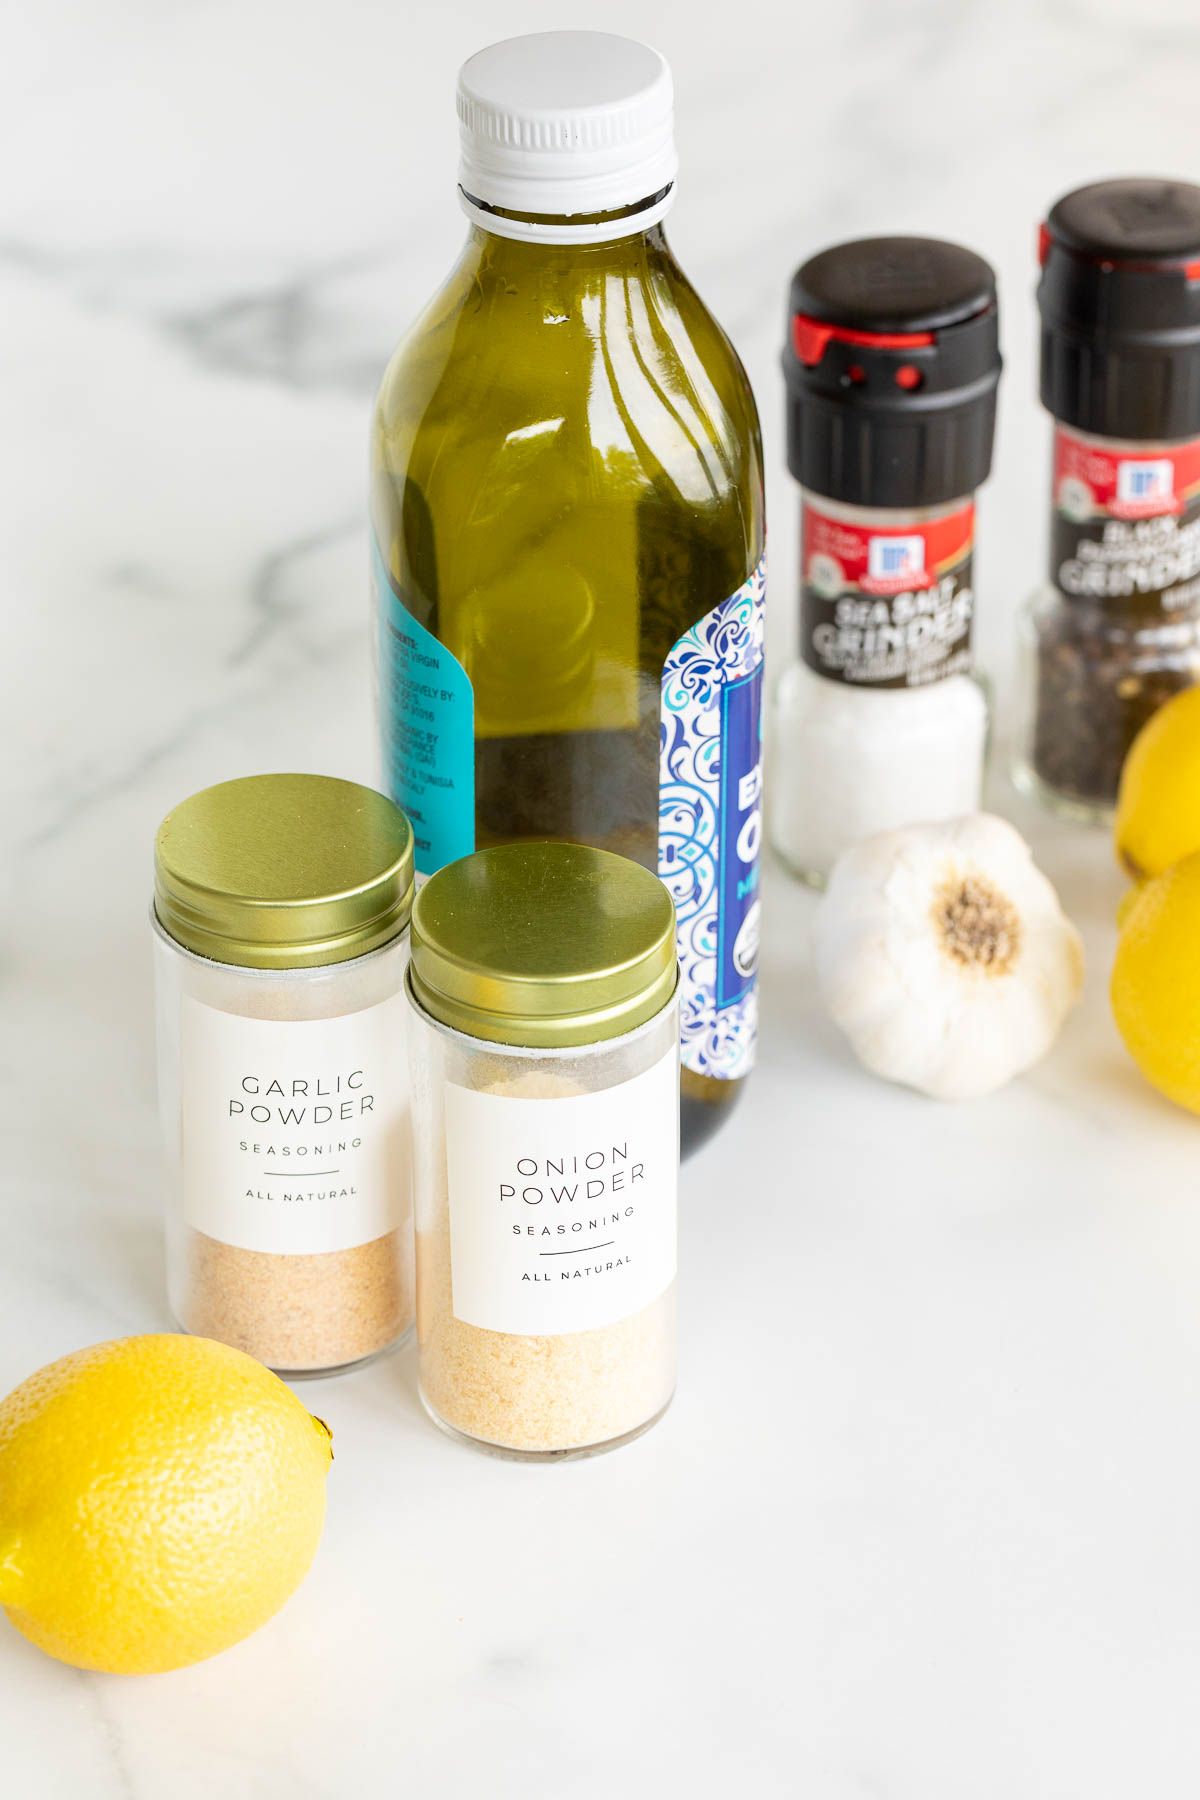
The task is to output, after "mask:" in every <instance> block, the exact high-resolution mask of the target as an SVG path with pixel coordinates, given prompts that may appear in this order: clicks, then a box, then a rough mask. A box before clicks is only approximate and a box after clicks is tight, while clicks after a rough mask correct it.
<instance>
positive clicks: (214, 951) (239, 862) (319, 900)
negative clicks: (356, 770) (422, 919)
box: [154, 775, 413, 969]
mask: <svg viewBox="0 0 1200 1800" xmlns="http://www.w3.org/2000/svg"><path fill="white" fill-rule="evenodd" d="M412 895H413V834H412V827H411V826H410V825H409V822H408V820H407V819H406V818H405V816H404V814H403V813H402V812H401V811H400V809H399V807H398V806H394V805H393V804H392V802H391V801H390V800H388V799H387V798H385V796H384V795H383V794H377V793H376V792H375V790H374V788H367V787H360V786H359V785H358V783H357V782H356V781H339V780H337V779H335V778H334V777H333V776H331V775H248V776H246V777H244V778H243V779H242V780H240V781H222V782H220V783H218V785H217V786H216V787H210V788H204V789H203V790H202V792H200V793H199V794H193V795H192V797H191V799H190V800H185V801H184V802H183V804H182V805H181V806H177V807H176V808H175V810H174V812H170V813H168V814H167V816H166V818H165V819H164V820H163V822H162V824H161V825H160V826H159V828H158V836H157V837H156V838H155V840H154V910H155V912H156V914H157V915H158V920H159V923H160V924H161V926H162V928H163V930H164V931H166V932H167V933H168V935H169V936H171V937H173V938H174V939H175V940H176V942H178V943H180V944H182V945H184V947H185V948H186V949H188V950H194V951H195V952H196V954H197V955H198V956H207V957H209V958H210V959H211V960H212V961H214V962H224V963H236V964H237V965H239V966H240V967H243V968H248V969H311V968H317V967H320V966H321V965H322V964H324V963H338V962H346V961H348V960H349V959H350V958H351V957H353V956H365V955H366V953H367V952H368V951H369V950H376V949H378V947H379V946H380V945H381V944H386V943H387V942H388V940H389V938H393V937H395V936H396V934H397V933H398V932H400V931H403V929H404V927H405V925H406V924H407V923H408V919H409V914H410V913H411V911H412Z"/></svg>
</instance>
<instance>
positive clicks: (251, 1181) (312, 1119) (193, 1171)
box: [180, 994, 411, 1256]
mask: <svg viewBox="0 0 1200 1800" xmlns="http://www.w3.org/2000/svg"><path fill="white" fill-rule="evenodd" d="M406 1017H407V1014H406V1007H405V1002H404V997H403V995H402V994H393V995H392V996H391V997H390V998H389V999H387V1000H381V1001H380V1002H379V1003H378V1004H377V1005H375V1006H368V1007H364V1008H363V1010H362V1011H361V1012H353V1013H347V1014H346V1015H345V1016H344V1017H342V1018H334V1019H286V1020H284V1019H246V1018H242V1017H241V1016H240V1015H238V1014H236V1013H227V1012H220V1011H218V1009H217V1008H216V1007H212V1006H207V1005H205V1003H204V1002H203V1001H201V1000H197V999H195V998H194V997H193V996H192V995H190V994H189V995H185V996H184V999H183V1007H182V1017H181V1020H180V1031H181V1039H180V1085H181V1089H182V1132H183V1144H182V1160H183V1215H184V1218H185V1220H186V1222H187V1223H188V1224H189V1225H191V1226H193V1227H194V1228H195V1229H196V1230H197V1231H203V1232H204V1233H205V1234H206V1235H207V1236H208V1237H212V1238H217V1239H219V1240H220V1241H221V1242H222V1243H224V1244H233V1245H235V1246H236V1247H237V1248H238V1249H241V1250H266V1251H270V1252H273V1253H274V1254H276V1255H279V1256H307V1255H312V1254H318V1253H320V1252H323V1251H327V1250H349V1249H352V1248H354V1247H355V1246H356V1245H359V1244H366V1243H370V1242H372V1240H373V1239H375V1238H379V1237H382V1236H383V1235H384V1234H385V1233H386V1232H389V1231H393V1230H395V1229H396V1228H397V1227H398V1226H400V1225H401V1224H403V1223H404V1222H405V1220H407V1219H408V1217H409V1216H410V1206H411V1201H410V1190H409V1182H410V1176H409V1129H410V1120H409V1110H410V1109H409V1099H408V1093H409V1089H408V1070H407V1063H406V1053H405V1036H404V1033H405V1024H406Z"/></svg>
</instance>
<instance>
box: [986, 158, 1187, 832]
mask: <svg viewBox="0 0 1200 1800" xmlns="http://www.w3.org/2000/svg"><path fill="white" fill-rule="evenodd" d="M1039 258H1040V262H1041V269H1042V274H1041V281H1040V284H1039V287H1038V308H1039V311H1040V313H1041V399H1042V403H1043V405H1044V406H1045V407H1046V408H1047V410H1048V411H1049V412H1050V413H1051V415H1052V417H1053V419H1054V453H1053V490H1052V497H1051V511H1050V568H1049V580H1048V584H1047V586H1046V588H1045V589H1044V590H1043V591H1041V592H1040V593H1039V594H1038V595H1036V596H1035V598H1034V600H1033V602H1032V604H1031V605H1030V607H1029V608H1028V609H1027V611H1026V615H1025V618H1024V621H1023V628H1022V635H1023V639H1024V643H1025V646H1026V655H1027V658H1028V662H1029V665H1030V666H1029V668H1028V670H1027V674H1026V693H1027V695H1028V696H1029V697H1030V700H1031V717H1030V718H1029V720H1028V722H1027V725H1026V728H1025V730H1024V733H1023V743H1022V747H1021V760H1020V761H1019V762H1018V764H1017V768H1016V771H1015V772H1016V778H1017V781H1018V785H1020V786H1022V787H1023V788H1025V789H1026V790H1027V791H1030V792H1033V793H1035V794H1037V795H1038V796H1039V797H1040V798H1041V799H1042V800H1044V801H1045V802H1046V804H1048V805H1049V806H1051V807H1053V808H1054V809H1056V810H1058V811H1060V812H1064V813H1067V814H1069V815H1071V816H1074V817H1082V818H1087V819H1098V818H1105V817H1107V815H1108V813H1109V812H1110V810H1111V808H1112V806H1113V805H1114V803H1115V801H1116V797H1117V787H1118V783H1119V781H1120V775H1121V768H1122V765H1123V763H1124V760H1125V756H1126V754H1127V752H1128V750H1129V747H1130V745H1131V743H1132V742H1133V739H1134V738H1135V737H1136V735H1137V733H1138V731H1139V730H1140V729H1141V727H1142V726H1143V725H1144V724H1145V722H1146V720H1147V719H1148V718H1150V716H1151V715H1152V713H1154V712H1155V710H1156V709H1157V708H1158V707H1159V706H1161V705H1162V704H1163V702H1164V701H1165V700H1167V699H1169V698H1170V697H1171V695H1172V694H1175V693H1177V692H1179V690H1180V689H1181V688H1185V687H1190V686H1191V685H1192V683H1193V682H1195V681H1196V680H1198V679H1200V187H1197V186H1193V185H1192V184H1191V183H1188V182H1180V181H1162V180H1155V179H1149V178H1131V179H1125V180H1119V181H1102V182H1097V183H1096V184H1095V185H1093V186H1091V187H1085V188H1079V189H1077V190H1076V191H1075V192H1074V193H1071V194H1067V195H1066V196H1065V197H1064V198H1063V199H1061V200H1059V201H1058V202H1057V203H1056V204H1055V205H1054V206H1053V207H1052V208H1051V210H1050V214H1049V217H1048V218H1047V220H1046V222H1045V223H1044V224H1043V225H1042V227H1041V232H1040V241H1039Z"/></svg>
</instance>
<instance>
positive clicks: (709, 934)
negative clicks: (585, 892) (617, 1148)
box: [658, 557, 766, 1081]
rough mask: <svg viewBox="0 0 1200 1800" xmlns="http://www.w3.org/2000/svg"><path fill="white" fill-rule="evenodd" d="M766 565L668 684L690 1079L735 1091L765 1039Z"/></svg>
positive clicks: (665, 808) (696, 636) (675, 878)
mask: <svg viewBox="0 0 1200 1800" xmlns="http://www.w3.org/2000/svg"><path fill="white" fill-rule="evenodd" d="M765 594H766V559H765V557H764V559H763V560H762V561H761V562H760V563H759V565H758V567H757V569H755V571H754V573H753V575H751V576H750V578H749V580H747V581H746V582H744V583H743V585H742V586H741V587H740V588H739V589H738V591H737V593H736V594H732V595H731V596H730V598H729V599H728V600H724V601H722V603H721V605H720V606H716V607H714V608H713V610H712V612H710V613H708V614H707V615H706V617H705V618H703V619H701V620H700V621H699V623H698V624H696V625H693V626H692V629H691V630H690V631H687V632H685V633H684V635H683V636H682V637H681V638H680V640H679V642H678V643H677V644H676V645H675V647H674V649H673V650H672V651H671V654H670V655H669V656H668V658H667V661H666V665H665V667H664V669H663V677H662V713H661V725H660V731H659V787H658V795H659V816H658V873H659V875H660V876H661V878H662V879H663V881H664V882H665V883H666V884H667V887H668V888H669V889H670V891H671V898H672V899H673V900H674V902H675V917H676V923H677V931H678V943H679V981H680V1016H681V1019H682V1028H681V1039H682V1041H681V1056H682V1061H683V1066H684V1068H685V1069H690V1070H691V1071H692V1073H693V1074H695V1075H707V1076H710V1077H712V1078H714V1079H716V1080H723V1081H736V1080H738V1079H739V1078H740V1077H741V1076H743V1075H747V1074H749V1072H750V1069H751V1068H752V1067H753V1064H754V1046H755V1038H756V1035H757V1030H758V992H757V984H756V971H757V966H758V921H759V894H758V875H759V849H760V846H761V843H762V679H763V641H764V629H765V623H766V618H765V608H764V600H765Z"/></svg>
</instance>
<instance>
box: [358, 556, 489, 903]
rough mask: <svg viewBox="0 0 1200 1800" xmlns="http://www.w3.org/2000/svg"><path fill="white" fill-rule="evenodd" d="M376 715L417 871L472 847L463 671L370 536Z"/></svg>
mask: <svg viewBox="0 0 1200 1800" xmlns="http://www.w3.org/2000/svg"><path fill="white" fill-rule="evenodd" d="M371 566H372V574H373V577H374V583H375V617H376V629H377V630H378V633H379V723H380V730H381V733H382V736H383V755H384V771H385V779H386V781H387V787H388V792H389V793H390V794H391V797H392V799H393V800H394V801H395V802H396V805H397V806H399V807H402V808H403V810H404V811H405V812H406V813H407V814H408V817H409V819H410V821H411V822H412V828H413V837H414V851H415V855H414V860H415V862H416V867H417V873H418V875H432V874H433V873H434V871H435V870H436V869H440V868H441V866H442V864H443V863H448V862H455V861H456V860H457V859H458V857H460V856H469V855H470V853H471V851H472V850H474V848H475V702H474V697H473V695H472V693H471V683H470V681H469V680H468V678H467V672H466V670H465V669H464V668H463V666H462V664H461V663H460V662H459V661H458V658H457V657H455V656H452V655H451V654H450V652H449V650H447V648H446V646H445V645H444V644H439V642H438V640H437V639H436V638H435V637H434V635H433V633H432V632H430V631H426V629H425V627H424V626H423V625H421V624H419V623H418V621H417V620H416V619H414V618H413V616H412V614H411V613H410V612H409V610H408V608H407V607H406V606H404V605H403V603H402V602H401V601H400V600H399V598H398V597H397V595H396V592H395V589H394V588H393V587H392V583H391V580H390V578H389V576H388V572H387V569H386V567H385V565H384V561H383V558H382V556H381V555H380V553H379V545H378V544H377V543H376V542H375V540H374V538H372V540H371Z"/></svg>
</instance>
